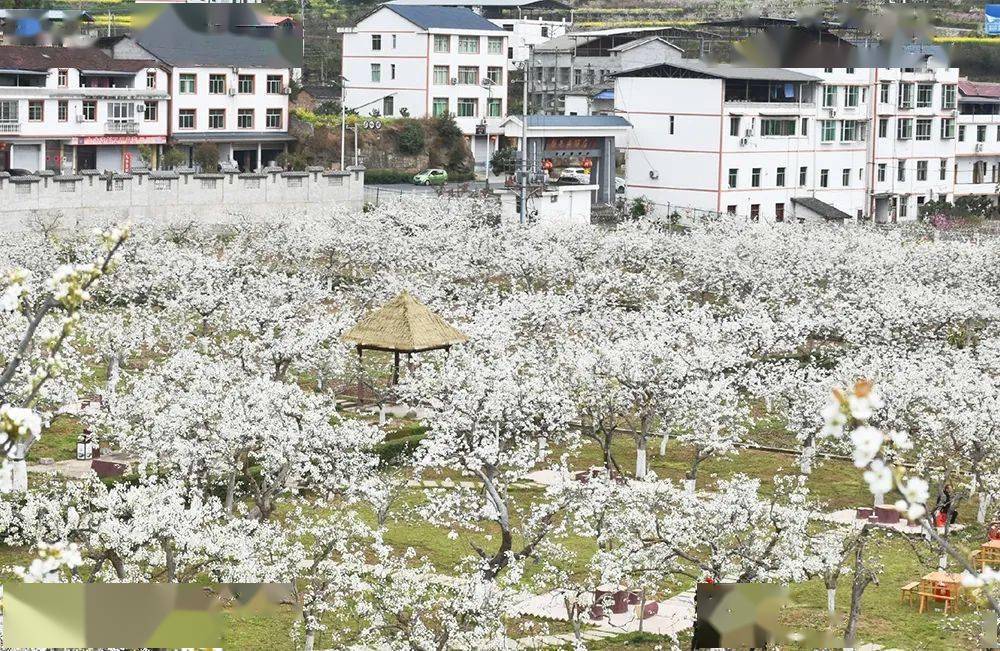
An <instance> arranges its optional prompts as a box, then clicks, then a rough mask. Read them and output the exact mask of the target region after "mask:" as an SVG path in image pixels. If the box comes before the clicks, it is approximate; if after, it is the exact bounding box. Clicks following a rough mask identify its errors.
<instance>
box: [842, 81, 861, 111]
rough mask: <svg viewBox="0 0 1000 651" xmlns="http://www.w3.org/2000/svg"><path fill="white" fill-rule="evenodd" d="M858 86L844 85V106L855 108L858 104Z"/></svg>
mask: <svg viewBox="0 0 1000 651" xmlns="http://www.w3.org/2000/svg"><path fill="white" fill-rule="evenodd" d="M858 93H859V91H858V87H857V86H845V87H844V106H846V107H848V108H855V107H857V105H858Z"/></svg>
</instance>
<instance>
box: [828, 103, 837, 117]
mask: <svg viewBox="0 0 1000 651" xmlns="http://www.w3.org/2000/svg"><path fill="white" fill-rule="evenodd" d="M826 114H827V115H829V116H830V117H831V118H835V117H837V109H835V108H833V107H832V106H831V107H830V108H828V109H826Z"/></svg>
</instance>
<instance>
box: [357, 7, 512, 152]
mask: <svg viewBox="0 0 1000 651" xmlns="http://www.w3.org/2000/svg"><path fill="white" fill-rule="evenodd" d="M341 32H342V33H343V35H344V44H343V76H344V77H345V78H346V79H345V82H344V102H345V106H346V107H347V108H349V109H352V110H356V111H358V112H359V113H360V114H362V115H369V114H372V113H373V112H376V113H377V114H379V115H385V116H394V117H399V116H409V117H413V118H422V117H426V116H438V115H442V114H444V113H451V114H453V115H454V116H455V120H456V121H457V123H458V126H459V128H460V129H461V130H462V133H463V134H465V135H466V137H468V138H469V140H470V144H471V147H472V152H473V155H474V156H475V159H476V162H477V166H480V167H482V166H484V165H485V163H486V161H488V160H489V157H490V156H491V155H492V153H493V152H494V151H495V150H496V148H497V142H498V135H499V134H500V132H501V129H500V123H501V122H502V120H503V116H504V115H505V114H506V112H507V82H508V71H507V43H508V35H507V33H506V32H505V31H504V30H503V29H501V28H500V27H497V26H496V25H494V24H493V23H491V22H490V21H488V20H486V19H485V18H483V17H481V16H479V15H477V14H475V13H474V12H472V11H470V10H468V9H465V8H462V7H437V6H417V5H400V4H387V5H382V6H381V7H379V8H378V9H376V10H375V11H373V12H372V13H370V14H368V15H367V16H365V17H364V18H362V19H361V20H360V21H358V24H357V25H355V26H354V27H350V28H345V29H342V30H341Z"/></svg>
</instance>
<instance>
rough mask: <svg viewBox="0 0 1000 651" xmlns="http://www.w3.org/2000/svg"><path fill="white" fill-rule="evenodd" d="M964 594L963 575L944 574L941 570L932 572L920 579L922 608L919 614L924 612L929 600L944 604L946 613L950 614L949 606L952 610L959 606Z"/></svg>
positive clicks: (919, 593)
mask: <svg viewBox="0 0 1000 651" xmlns="http://www.w3.org/2000/svg"><path fill="white" fill-rule="evenodd" d="M961 592H962V575H961V574H954V573H952V572H942V571H940V570H937V571H934V572H930V573H928V574H925V575H923V576H922V577H920V590H919V592H917V594H918V595H920V608H919V610H918V612H921V613H922V612H924V608H925V607H926V606H927V600H928V599H933V600H934V601H943V602H944V612H945V614H947V613H948V606H949V604H950V605H951V608H952V610H954V609H955V608H956V607H957V606H958V598H959V595H960V594H961Z"/></svg>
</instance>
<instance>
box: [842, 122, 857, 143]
mask: <svg viewBox="0 0 1000 651" xmlns="http://www.w3.org/2000/svg"><path fill="white" fill-rule="evenodd" d="M840 140H841V142H854V141H855V140H858V121H857V120H844V121H843V122H841V123H840Z"/></svg>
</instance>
